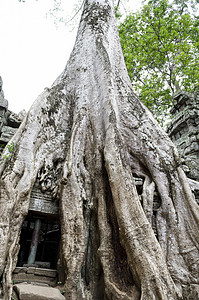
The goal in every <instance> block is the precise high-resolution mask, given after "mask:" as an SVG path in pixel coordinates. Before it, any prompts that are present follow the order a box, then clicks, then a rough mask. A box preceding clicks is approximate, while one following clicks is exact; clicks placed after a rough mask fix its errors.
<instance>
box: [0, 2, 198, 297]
mask: <svg viewBox="0 0 199 300" xmlns="http://www.w3.org/2000/svg"><path fill="white" fill-rule="evenodd" d="M12 142H13V143H14V144H15V151H14V154H13V155H12V156H11V157H10V158H8V159H6V160H5V159H2V161H1V168H0V172H1V182H0V184H1V185H0V187H1V189H0V191H1V195H0V207H1V220H0V221H1V222H0V232H1V240H0V274H1V281H2V291H3V293H4V299H5V300H7V299H10V297H11V290H12V287H11V277H12V271H13V269H14V268H15V266H16V261H17V254H18V251H19V246H18V242H19V236H20V230H21V226H22V222H23V220H24V218H25V216H26V215H27V213H28V207H29V200H30V194H31V190H32V188H33V185H34V183H35V181H36V180H37V178H38V175H39V179H40V185H41V188H43V189H44V190H45V189H49V190H51V192H52V194H53V195H54V197H55V198H58V199H59V206H60V222H61V260H62V263H63V267H64V270H65V278H66V281H65V287H66V299H73V300H76V299H87V300H88V299H93V300H96V299H117V300H119V299H128V300H130V299H133V300H136V299H142V300H148V299H167V300H169V299H170V300H171V299H173V300H174V299H181V298H182V296H181V291H182V287H183V286H185V287H186V285H188V284H191V283H194V284H198V283H199V282H198V280H199V276H198V272H199V268H198V264H199V253H198V239H199V238H198V226H199V213H198V206H197V204H196V202H195V200H194V198H193V196H192V192H191V190H190V188H189V185H188V181H187V178H186V176H185V174H184V172H183V170H182V168H181V166H180V160H179V158H178V153H177V150H176V148H175V147H174V145H173V144H172V142H171V141H170V139H169V138H168V136H167V135H166V133H165V132H164V131H163V130H162V129H161V128H160V127H159V125H158V124H157V122H156V121H155V120H154V118H153V116H152V115H151V113H150V112H149V111H148V109H147V108H146V107H145V106H144V105H143V104H142V103H141V102H140V100H139V99H138V98H137V97H136V95H135V94H134V92H133V90H132V85H131V82H130V79H129V77H128V74H127V70H126V67H125V63H124V59H123V55H122V51H121V47H120V42H119V36H118V32H117V26H116V23H115V16H114V6H113V2H112V0H100V1H99V0H98V1H97V0H86V1H85V5H84V9H83V13H82V17H81V21H80V25H79V30H78V34H77V39H76V43H75V46H74V49H73V51H72V54H71V56H70V59H69V61H68V63H67V65H66V67H65V69H64V71H63V72H62V74H61V75H60V76H59V77H58V78H57V80H56V81H55V82H54V84H53V85H52V87H51V88H50V89H46V90H45V91H44V92H43V93H42V94H41V95H40V96H39V97H38V98H37V99H36V101H35V102H34V104H33V105H32V107H31V109H30V111H29V112H28V114H27V116H26V118H25V120H24V121H23V123H22V125H21V126H20V128H19V130H18V131H17V133H16V134H15V136H14V137H13V139H12ZM5 151H6V150H5ZM134 177H138V178H141V179H142V180H143V182H144V184H143V187H142V190H141V191H140V192H139V194H140V195H138V191H137V189H136V186H135V180H134ZM155 193H156V195H157V194H158V195H159V198H160V204H159V209H158V211H157V215H156V234H155V233H154V231H153V229H152V224H151V222H152V211H153V201H154V195H155Z"/></svg>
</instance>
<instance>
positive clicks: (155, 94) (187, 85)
mask: <svg viewBox="0 0 199 300" xmlns="http://www.w3.org/2000/svg"><path fill="white" fill-rule="evenodd" d="M144 3H146V1H144ZM196 3H199V0H195V1H194V0H190V1H188V0H184V1H182V0H173V1H172V2H169V1H168V0H151V1H148V3H147V4H144V5H143V7H142V8H141V10H140V11H139V12H137V13H132V14H130V15H129V16H128V17H127V18H126V19H125V20H124V22H122V23H121V24H120V25H119V34H120V40H121V45H122V49H123V53H124V58H125V62H126V66H127V69H128V73H129V76H130V79H131V81H132V84H133V86H134V88H135V90H136V91H137V93H138V94H139V96H140V98H141V99H142V101H143V102H144V104H145V105H146V106H147V107H148V108H149V109H150V110H151V111H152V113H154V114H155V115H156V117H157V118H158V119H159V120H160V119H161V118H162V116H163V115H165V113H166V112H168V110H169V108H170V107H171V106H172V104H173V94H174V93H175V92H176V91H177V90H179V89H182V90H186V91H190V92H193V91H194V90H196V89H198V87H199V62H198V59H199V26H198V25H199V18H198V17H197V16H195V15H194V11H193V9H192V8H194V5H195V4H196ZM191 7H192V8H191Z"/></svg>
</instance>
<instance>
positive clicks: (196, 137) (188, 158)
mask: <svg viewBox="0 0 199 300" xmlns="http://www.w3.org/2000/svg"><path fill="white" fill-rule="evenodd" d="M174 100H175V103H176V104H175V105H174V107H173V108H172V110H171V114H172V115H173V119H172V121H171V123H170V125H169V127H168V130H167V133H168V134H169V136H170V138H171V140H172V141H173V143H174V144H175V145H176V147H177V149H178V152H179V154H180V156H181V160H182V163H183V168H184V171H185V173H186V175H187V176H188V178H190V179H193V180H196V181H199V91H197V92H195V93H194V94H191V93H188V92H185V91H179V92H178V93H176V94H175V96H174ZM190 183H191V180H190ZM192 188H193V192H194V194H195V197H196V201H197V202H198V204H199V189H198V187H196V186H193V187H192Z"/></svg>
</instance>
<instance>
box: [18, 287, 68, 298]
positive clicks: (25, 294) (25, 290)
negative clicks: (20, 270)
mask: <svg viewBox="0 0 199 300" xmlns="http://www.w3.org/2000/svg"><path fill="white" fill-rule="evenodd" d="M14 291H15V292H16V293H17V295H18V297H19V299H20V300H65V297H64V296H63V295H62V294H61V293H60V291H59V290H58V289H56V288H51V287H45V286H38V285H37V286H35V285H33V284H23V283H20V284H16V285H14Z"/></svg>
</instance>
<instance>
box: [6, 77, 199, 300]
mask: <svg viewBox="0 0 199 300" xmlns="http://www.w3.org/2000/svg"><path fill="white" fill-rule="evenodd" d="M2 85H3V82H2V79H1V77H0V145H1V151H2V150H3V148H4V147H5V146H6V144H7V143H8V142H9V141H10V139H11V138H12V136H13V135H14V134H15V132H16V130H17V128H18V127H19V126H20V124H21V122H22V120H23V118H24V117H25V113H24V112H22V113H21V114H19V115H17V114H14V113H13V112H11V111H10V110H8V101H7V100H6V99H5V97H4V93H3V90H2ZM175 101H176V105H175V106H174V107H173V109H172V114H173V116H174V118H173V120H172V122H171V124H170V126H169V128H168V134H169V136H170V137H171V139H172V141H173V142H174V143H175V144H176V146H177V148H178V151H179V153H180V155H181V158H182V161H183V165H184V169H185V172H186V173H187V176H188V177H189V178H191V179H193V180H196V181H199V93H195V94H190V93H187V92H179V93H177V94H176V95H175ZM51 171H52V170H42V171H41V174H40V175H39V176H38V178H37V180H36V183H35V185H34V187H33V190H32V193H31V197H30V206H29V213H28V215H27V217H26V219H25V220H24V222H23V226H22V230H21V237H20V250H19V255H18V262H17V266H16V269H15V270H14V272H13V284H14V292H13V293H14V294H13V295H14V296H13V297H15V299H17V298H18V299H20V300H22V299H40V298H39V297H42V298H41V299H54V300H56V299H57V300H59V299H64V297H63V296H62V295H61V293H60V292H59V291H58V290H57V289H55V288H54V287H58V288H59V289H60V291H62V292H63V293H64V291H63V287H62V283H63V282H64V281H65V280H64V272H63V269H62V266H61V261H60V257H59V245H60V224H59V199H56V198H54V197H53V193H52V192H51V191H50V190H49V189H47V188H46V189H44V188H42V182H43V181H44V178H45V174H46V172H47V173H49V172H51ZM48 175H49V174H48ZM48 178H49V176H48ZM135 183H136V187H137V191H138V195H141V194H142V189H143V179H142V178H135ZM46 184H48V183H46ZM193 191H194V192H195V196H196V200H197V201H198V203H199V189H197V188H195V189H194V188H193ZM140 201H141V202H142V199H141V196H140ZM159 207H160V198H159V196H158V194H157V193H155V199H154V204H153V208H152V210H153V215H152V224H153V230H154V232H155V233H156V230H157V228H156V213H157V210H158V208H159ZM24 283H25V284H24ZM35 286H36V287H35ZM53 288H54V289H53ZM195 292H196V294H197V293H198V292H199V291H195ZM41 295H42V296H41ZM197 295H198V294H197Z"/></svg>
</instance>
